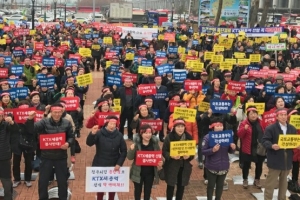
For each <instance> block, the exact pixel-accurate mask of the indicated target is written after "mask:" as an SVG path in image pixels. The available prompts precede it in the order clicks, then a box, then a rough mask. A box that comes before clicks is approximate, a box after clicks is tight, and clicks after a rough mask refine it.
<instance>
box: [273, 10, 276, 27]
mask: <svg viewBox="0 0 300 200" xmlns="http://www.w3.org/2000/svg"><path fill="white" fill-rule="evenodd" d="M275 10H276V5H273V26H275Z"/></svg>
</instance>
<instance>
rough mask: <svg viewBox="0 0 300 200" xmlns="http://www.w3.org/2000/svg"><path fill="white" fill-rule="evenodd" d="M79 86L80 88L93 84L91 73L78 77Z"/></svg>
mask: <svg viewBox="0 0 300 200" xmlns="http://www.w3.org/2000/svg"><path fill="white" fill-rule="evenodd" d="M76 82H77V85H78V86H79V87H80V86H86V85H90V84H92V83H93V77H92V74H91V73H87V74H83V75H79V76H77V77H76Z"/></svg>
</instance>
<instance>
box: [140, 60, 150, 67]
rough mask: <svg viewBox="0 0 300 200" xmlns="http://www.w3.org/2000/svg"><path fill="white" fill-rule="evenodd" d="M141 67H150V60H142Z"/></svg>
mask: <svg viewBox="0 0 300 200" xmlns="http://www.w3.org/2000/svg"><path fill="white" fill-rule="evenodd" d="M141 64H142V66H152V60H142V62H141Z"/></svg>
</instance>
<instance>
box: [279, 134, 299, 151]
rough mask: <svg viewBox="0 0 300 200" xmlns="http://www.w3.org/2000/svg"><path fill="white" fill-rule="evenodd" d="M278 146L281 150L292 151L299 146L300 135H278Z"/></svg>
mask: <svg viewBox="0 0 300 200" xmlns="http://www.w3.org/2000/svg"><path fill="white" fill-rule="evenodd" d="M278 145H279V147H280V148H282V149H294V148H297V147H299V146H300V135H297V134H287V135H279V139H278Z"/></svg>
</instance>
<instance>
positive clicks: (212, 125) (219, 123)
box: [209, 122, 223, 129]
mask: <svg viewBox="0 0 300 200" xmlns="http://www.w3.org/2000/svg"><path fill="white" fill-rule="evenodd" d="M221 125H222V126H223V124H222V123H221V122H216V123H212V124H211V125H210V126H209V128H210V129H212V128H214V127H215V126H221Z"/></svg>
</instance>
